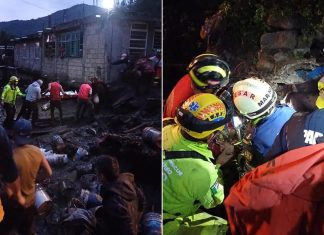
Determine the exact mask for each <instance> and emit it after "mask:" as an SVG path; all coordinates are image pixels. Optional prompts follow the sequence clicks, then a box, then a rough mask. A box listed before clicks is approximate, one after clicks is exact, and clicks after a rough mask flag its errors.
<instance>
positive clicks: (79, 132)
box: [32, 85, 161, 234]
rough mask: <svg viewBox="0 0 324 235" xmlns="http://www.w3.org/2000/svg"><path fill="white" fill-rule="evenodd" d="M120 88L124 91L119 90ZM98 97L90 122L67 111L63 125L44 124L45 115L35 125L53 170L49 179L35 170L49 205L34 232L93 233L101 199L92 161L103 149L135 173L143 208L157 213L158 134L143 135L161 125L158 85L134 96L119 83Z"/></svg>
mask: <svg viewBox="0 0 324 235" xmlns="http://www.w3.org/2000/svg"><path fill="white" fill-rule="evenodd" d="M122 88H123V89H124V90H125V89H126V92H120V91H119V89H122ZM100 98H101V100H102V101H103V100H104V98H106V99H108V101H107V100H106V101H105V106H103V105H102V106H101V107H100V110H99V112H98V113H97V115H96V120H95V121H94V122H89V121H88V120H87V119H85V120H82V121H81V122H79V123H75V121H74V118H73V117H71V116H69V115H68V114H67V117H66V116H64V122H65V125H63V126H58V125H56V126H48V125H46V123H47V122H48V120H47V119H43V120H42V121H41V122H40V124H42V123H43V125H40V127H37V128H35V129H33V132H32V134H33V141H34V144H36V145H38V146H39V147H40V148H41V149H42V151H43V152H44V155H45V157H46V158H47V160H48V161H49V163H50V165H51V166H52V169H53V176H52V177H51V178H50V179H49V180H45V181H43V180H42V174H40V175H39V179H40V180H39V185H40V186H42V189H43V190H44V191H45V192H46V193H47V194H48V196H49V198H50V200H51V202H52V206H49V207H48V208H47V210H48V211H47V212H46V213H44V212H43V215H42V216H38V217H37V221H36V222H37V223H36V224H37V233H38V234H67V233H72V234H76V233H82V234H91V233H92V232H93V229H94V225H95V217H94V215H95V211H96V207H97V206H99V205H100V202H101V198H100V196H99V189H100V183H99V181H98V180H97V177H96V173H95V169H94V165H95V162H96V160H97V158H98V157H99V156H100V155H103V154H108V155H112V156H116V157H117V158H118V160H119V162H120V167H121V171H122V172H125V171H127V172H131V173H133V174H134V175H135V180H136V182H137V184H138V185H139V186H140V187H141V188H142V189H143V191H144V193H145V196H146V210H145V213H152V212H153V214H155V213H157V214H161V169H160V167H161V150H160V146H159V144H160V139H157V138H156V136H155V137H154V138H153V137H152V138H151V137H150V135H147V134H146V135H143V130H144V129H145V128H147V127H150V128H151V129H153V130H155V131H156V132H157V133H158V132H159V131H160V130H161V111H160V110H161V101H160V100H161V99H160V88H158V87H152V89H151V90H150V93H149V94H146V95H145V96H136V92H134V91H133V90H132V89H129V88H128V87H126V88H125V87H122V85H119V86H114V88H113V89H111V92H109V93H107V97H104V98H103V97H100ZM71 105H73V103H71ZM70 108H71V110H75V107H70ZM67 113H68V112H67ZM65 114H66V113H64V115H65ZM143 137H144V138H143ZM154 212H155V213H154ZM148 215H150V214H148Z"/></svg>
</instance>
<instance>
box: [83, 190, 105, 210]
mask: <svg viewBox="0 0 324 235" xmlns="http://www.w3.org/2000/svg"><path fill="white" fill-rule="evenodd" d="M80 199H81V201H82V202H84V204H85V205H86V208H87V209H90V208H93V207H97V206H101V205H102V197H101V196H100V195H99V194H96V193H92V192H90V191H89V190H85V189H82V190H81V194H80Z"/></svg>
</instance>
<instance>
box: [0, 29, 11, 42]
mask: <svg viewBox="0 0 324 235" xmlns="http://www.w3.org/2000/svg"><path fill="white" fill-rule="evenodd" d="M11 37H12V36H11V35H9V34H8V33H6V32H5V31H3V30H1V31H0V44H1V45H6V44H8V43H9V42H10V38H11Z"/></svg>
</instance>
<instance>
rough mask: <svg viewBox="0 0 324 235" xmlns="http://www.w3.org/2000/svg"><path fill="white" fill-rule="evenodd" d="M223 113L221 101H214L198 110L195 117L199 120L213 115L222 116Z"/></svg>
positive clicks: (223, 108)
mask: <svg viewBox="0 0 324 235" xmlns="http://www.w3.org/2000/svg"><path fill="white" fill-rule="evenodd" d="M224 113H225V107H224V105H223V104H222V103H214V104H210V105H208V106H206V107H204V108H203V109H201V110H199V112H198V113H197V116H196V117H197V118H199V119H201V120H205V119H207V118H211V119H213V117H215V116H216V117H219V116H222V115H224Z"/></svg>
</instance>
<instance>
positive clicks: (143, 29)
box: [129, 22, 148, 59]
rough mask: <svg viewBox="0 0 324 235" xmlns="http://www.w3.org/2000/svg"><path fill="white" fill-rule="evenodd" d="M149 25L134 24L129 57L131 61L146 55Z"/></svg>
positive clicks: (131, 31)
mask: <svg viewBox="0 0 324 235" xmlns="http://www.w3.org/2000/svg"><path fill="white" fill-rule="evenodd" d="M147 34H148V25H147V24H146V23H139V22H137V23H133V24H132V25H131V29H130V39H129V56H130V58H131V59H134V58H138V57H139V56H145V55H146V44H147Z"/></svg>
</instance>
